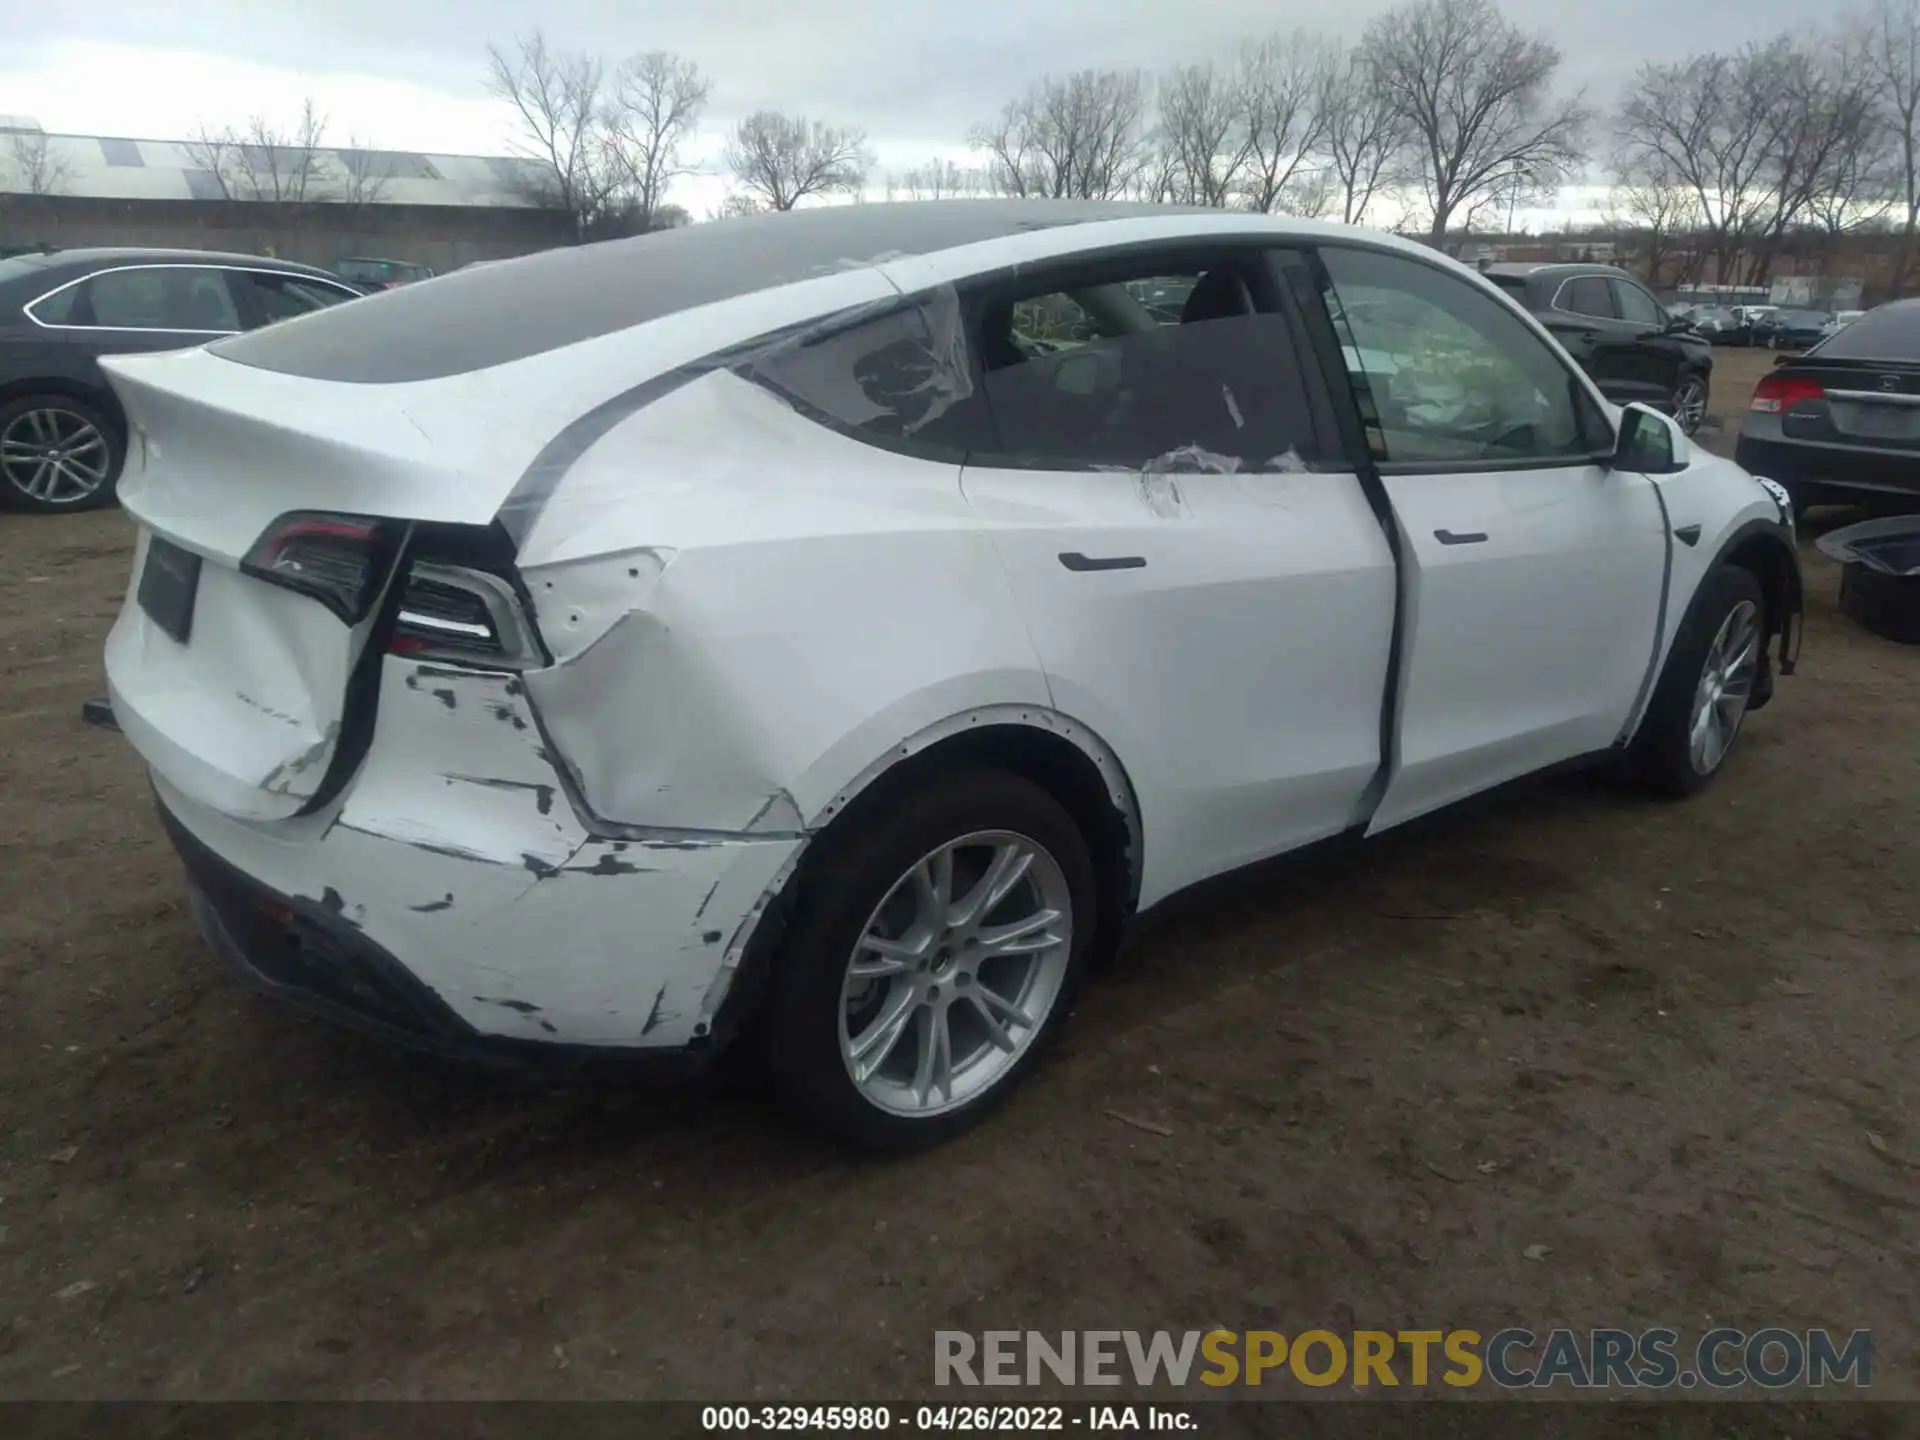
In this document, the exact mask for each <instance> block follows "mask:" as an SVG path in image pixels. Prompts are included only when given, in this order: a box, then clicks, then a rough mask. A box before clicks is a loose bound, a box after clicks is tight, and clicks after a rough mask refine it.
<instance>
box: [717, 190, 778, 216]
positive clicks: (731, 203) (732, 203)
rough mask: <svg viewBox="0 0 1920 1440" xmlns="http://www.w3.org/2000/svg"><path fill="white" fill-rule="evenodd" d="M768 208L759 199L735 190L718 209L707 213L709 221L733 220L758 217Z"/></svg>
mask: <svg viewBox="0 0 1920 1440" xmlns="http://www.w3.org/2000/svg"><path fill="white" fill-rule="evenodd" d="M766 208H767V207H766V206H764V205H762V204H761V203H760V200H759V197H757V196H754V195H747V194H743V193H742V192H740V191H738V190H735V191H732V192H731V193H729V194H728V195H727V197H726V198H725V199H724V200H722V201H721V202H720V204H719V207H718V208H717V209H714V210H711V211H709V212H708V213H707V218H708V219H709V220H732V219H735V218H737V217H739V216H741V215H758V214H760V213H761V212H762V211H764V210H765V209H766Z"/></svg>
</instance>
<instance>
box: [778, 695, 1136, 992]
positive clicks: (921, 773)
mask: <svg viewBox="0 0 1920 1440" xmlns="http://www.w3.org/2000/svg"><path fill="white" fill-rule="evenodd" d="M981 766H986V767H989V768H994V769H1000V770H1005V771H1008V772H1009V773H1011V774H1015V775H1019V776H1021V777H1022V778H1023V779H1026V780H1028V781H1030V782H1032V783H1033V784H1035V785H1038V786H1039V787H1040V788H1041V789H1042V790H1045V791H1046V792H1047V793H1048V794H1049V795H1051V796H1052V797H1053V798H1054V799H1055V800H1057V801H1058V802H1059V803H1060V804H1061V806H1062V807H1063V808H1064V809H1065V810H1066V811H1067V813H1068V814H1070V815H1071V816H1073V818H1074V820H1075V822H1076V823H1077V824H1078V825H1079V826H1080V829H1081V831H1082V832H1083V833H1084V834H1085V836H1086V840H1087V845H1088V848H1089V849H1090V850H1091V851H1092V852H1093V858H1094V866H1095V869H1096V871H1097V873H1098V875H1099V879H1100V892H1101V907H1100V908H1101V917H1100V928H1101V932H1102V933H1101V934H1100V937H1099V940H1100V950H1099V953H1101V954H1104V953H1107V952H1108V951H1110V950H1111V948H1112V945H1113V944H1114V943H1116V942H1117V939H1118V934H1117V932H1118V928H1119V925H1120V923H1121V922H1122V921H1123V920H1124V918H1125V917H1126V915H1128V914H1130V913H1131V912H1132V910H1133V907H1134V902H1135V901H1136V899H1137V898H1138V896H1139V894H1140V876H1141V863H1142V858H1143V853H1144V851H1143V836H1142V830H1141V821H1140V806H1139V802H1138V799H1137V798H1136V795H1135V792H1134V788H1133V784H1132V782H1131V780H1130V779H1129V778H1128V776H1127V773H1126V770H1125V768H1124V767H1123V766H1122V765H1121V763H1120V758H1119V756H1118V755H1116V754H1115V753H1114V751H1113V749H1112V747H1111V746H1109V745H1108V744H1107V743H1106V742H1105V741H1104V740H1102V739H1101V738H1100V737H1099V736H1098V735H1097V734H1096V733H1095V732H1094V731H1092V730H1091V729H1089V728H1088V727H1086V726H1085V725H1082V724H1081V723H1080V722H1079V721H1077V720H1073V719H1071V718H1070V717H1068V716H1065V715H1062V714H1060V713H1059V712H1057V711H1054V710H1049V709H1047V708H1045V707H1044V706H1035V705H989V706H982V707H980V708H978V709H975V710H970V711H965V712H963V713H961V714H958V715H954V716H951V717H949V718H948V719H946V720H942V721H939V722H937V723H936V724H933V725H930V726H928V727H926V728H925V729H923V730H921V731H919V732H917V733H916V734H914V735H912V736H910V737H908V738H907V739H905V740H902V741H901V742H900V743H899V744H898V745H895V746H894V747H893V748H892V749H891V750H890V751H888V753H887V754H885V755H883V756H881V757H880V758H879V759H877V760H875V761H874V762H873V763H872V764H870V765H869V766H867V768H866V769H864V770H862V771H861V772H860V773H859V774H858V775H857V776H855V777H854V779H853V780H852V781H850V782H849V783H848V784H847V785H846V786H844V787H843V788H842V789H841V790H840V791H839V793H838V794H836V795H835V796H834V797H833V799H832V800H830V801H829V802H827V804H826V805H825V806H823V807H822V808H821V810H820V811H819V813H818V814H816V815H813V816H809V817H808V821H807V829H808V830H809V832H817V833H815V838H814V840H813V842H812V843H811V844H810V845H809V847H808V848H809V851H810V852H817V851H818V850H819V849H821V848H823V846H822V842H823V841H826V842H830V838H831V836H832V835H833V834H834V832H835V831H836V830H838V829H840V828H842V827H847V826H853V825H858V824H859V823H861V822H860V816H861V815H862V814H863V813H872V811H873V810H874V809H876V808H878V807H883V806H885V805H887V804H889V803H890V802H891V801H892V800H893V799H894V798H895V797H897V796H898V795H899V794H900V793H901V792H902V791H903V790H905V789H910V788H912V787H913V786H915V785H917V784H920V783H923V782H924V781H925V780H926V778H927V777H929V776H931V775H934V774H939V773H943V772H945V771H948V770H952V769H956V768H979V767H981ZM805 870H806V860H805V859H803V860H802V862H801V866H800V870H799V872H797V873H796V875H795V881H796V883H797V882H798V881H800V879H801V878H802V876H803V875H804V872H805Z"/></svg>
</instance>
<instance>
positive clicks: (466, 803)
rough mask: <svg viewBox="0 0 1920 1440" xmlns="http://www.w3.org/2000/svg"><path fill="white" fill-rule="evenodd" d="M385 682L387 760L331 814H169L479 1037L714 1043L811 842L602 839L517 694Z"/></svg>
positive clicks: (383, 747)
mask: <svg viewBox="0 0 1920 1440" xmlns="http://www.w3.org/2000/svg"><path fill="white" fill-rule="evenodd" d="M383 670H384V673H383V676H382V695H381V711H380V724H381V728H382V730H383V732H384V735H383V739H382V743H381V744H379V745H377V746H376V747H375V748H374V750H373V752H372V753H371V754H370V756H369V759H368V763H367V764H366V765H365V766H364V767H363V768H362V770H361V771H360V772H359V774H358V775H357V776H356V778H355V780H354V782H353V784H352V786H351V787H350V788H349V789H348V790H347V791H346V793H345V794H344V795H343V796H342V797H341V798H340V799H339V800H338V801H336V802H335V803H334V804H333V805H331V806H329V807H328V808H327V809H325V810H323V811H320V812H317V813H314V814H310V815H305V816H301V817H298V818H297V819H294V820H283V821H280V822H278V823H277V824H274V825H271V826H262V825H255V824H249V823H247V822H245V821H243V820H239V819H236V818H234V817H232V816H229V815H224V814H222V813H220V812H219V811H217V810H215V809H213V808H212V807H210V806H207V805H204V804H201V803H200V802H198V801H196V800H195V799H193V798H192V797H191V796H189V795H188V794H186V793H185V792H184V791H182V790H180V789H178V788H176V787H175V786H173V785H172V784H170V783H169V782H168V781H167V780H166V779H165V778H164V777H163V776H162V777H158V778H157V779H156V785H157V787H158V790H159V794H160V801H161V803H162V804H163V805H165V806H166V807H167V809H168V811H169V813H171V814H172V815H173V816H174V818H175V819H176V820H177V821H179V823H181V824H182V825H183V826H185V827H186V829H187V830H188V831H190V832H191V833H192V834H193V836H194V837H195V838H196V839H197V840H199V841H200V843H202V844H203V845H205V846H207V848H208V849H210V850H212V851H213V852H215V853H216V854H218V855H219V856H220V857H222V858H223V859H225V860H226V861H227V862H228V863H230V864H232V865H234V866H235V867H237V868H238V869H240V870H242V871H244V872H245V873H247V874H248V875H250V876H251V877H253V878H254V879H255V880H257V881H258V882H259V883H261V884H263V885H265V886H267V887H269V888H270V889H272V890H274V891H276V892H278V893H279V894H281V895H285V896H289V897H294V898H303V899H308V900H312V901H314V902H316V903H319V904H322V905H324V906H325V907H326V908H327V909H329V910H332V911H334V912H335V913H336V914H337V915H338V916H339V917H340V918H341V919H342V920H343V921H344V922H346V923H348V924H350V925H352V926H353V927H355V928H356V929H358V930H359V931H361V932H362V933H364V934H365V935H366V936H367V938H368V939H369V940H371V941H372V942H374V943H375V944H377V945H379V946H380V947H382V948H383V949H385V950H386V951H388V952H390V953H391V954H393V955H395V956H401V957H404V959H405V963H406V965H407V968H408V969H409V970H410V971H412V973H413V974H414V976H415V977H416V978H417V979H418V980H419V981H420V982H421V983H423V984H424V985H425V986H426V987H428V988H429V989H430V990H431V991H432V992H433V993H434V994H435V995H436V996H438V997H439V999H440V1000H441V1001H442V1002H444V1003H445V1005H446V1006H447V1007H448V1008H449V1009H450V1010H452V1011H453V1012H454V1013H455V1014H456V1015H458V1016H459V1017H460V1018H461V1019H462V1020H463V1021H465V1022H466V1023H467V1024H468V1025H469V1026H470V1027H471V1028H472V1029H473V1030H474V1031H475V1032H476V1033H477V1034H479V1035H482V1036H497V1037H502V1038H507V1039H522V1040H542V1039H546V1040H551V1039H554V1038H556V1037H564V1038H565V1039H566V1040H567V1041H568V1042H570V1043H574V1044H583V1045H598V1046H613V1047H619V1048H633V1049H647V1048H655V1047H664V1048H669V1049H671V1048H677V1047H681V1046H684V1045H687V1044H689V1043H691V1042H692V1041H694V1040H695V1039H697V1038H698V1037H700V1036H702V1035H704V1034H705V1033H706V1031H707V1029H708V1027H709V1026H710V1024H711V1021H712V1016H713V1013H714V1009H715V1008H717V1004H718V1001H719V999H720V998H722V997H723V996H724V994H725V987H724V986H720V987H718V990H717V993H716V981H717V980H718V979H719V978H720V977H721V976H723V975H726V974H730V972H731V968H732V967H733V966H734V965H735V964H737V963H738V960H739V956H740V952H741V950H742V948H743V947H744V946H745V944H746V941H747V939H748V938H749V933H748V930H749V927H748V925H747V922H748V920H749V917H751V916H753V915H755V914H756V907H757V906H758V905H759V904H760V903H761V899H762V896H763V895H764V894H765V892H766V891H767V889H768V888H769V887H770V886H771V885H772V884H773V882H774V880H775V878H776V877H777V876H778V875H779V874H780V873H781V872H782V870H783V869H785V868H786V867H787V866H788V865H789V863H790V862H791V861H792V860H793V859H794V858H795V856H796V855H797V854H798V853H799V850H800V848H801V846H802V844H803V842H802V841H801V840H800V839H799V838H797V837H791V836H789V837H784V838H771V839H768V838H759V837H753V838H748V837H734V838H729V839H719V838H708V839H703V840H700V841H697V842H689V841H687V840H684V839H656V840H631V841H629V840H608V839H599V838H595V837H593V836H590V835H589V834H588V832H587V830H586V829H585V827H584V826H583V825H582V824H581V822H580V820H579V817H578V816H576V815H575V813H574V811H573V809H572V807H571V805H570V804H569V802H568V800H567V799H566V797H565V782H564V780H563V778H562V777H561V776H560V775H559V774H558V773H557V772H556V771H555V769H554V768H553V766H552V764H551V762H550V761H549V760H547V759H546V758H545V752H544V748H543V746H542V743H541V739H540V735H539V731H538V728H537V726H536V724H535V721H534V718H533V714H532V711H531V709H530V708H529V706H528V704H527V698H526V695H525V691H524V688H523V687H522V686H521V684H520V682H519V681H518V679H517V678H516V677H514V676H511V675H501V674H484V673H469V674H464V675H463V674H449V673H447V672H445V671H436V669H435V668H434V667H431V666H424V665H417V664H415V663H413V662H410V661H407V660H405V659H402V658H399V657H389V658H388V659H387V660H386V661H385V662H384V666H383ZM443 697H451V700H450V701H449V700H447V699H446V698H443ZM456 757H457V765H458V768H455V767H454V766H453V765H451V764H449V761H452V760H454V759H455V758H456ZM709 997H712V998H713V1001H714V1004H713V1005H712V1006H709V1004H708V1001H709Z"/></svg>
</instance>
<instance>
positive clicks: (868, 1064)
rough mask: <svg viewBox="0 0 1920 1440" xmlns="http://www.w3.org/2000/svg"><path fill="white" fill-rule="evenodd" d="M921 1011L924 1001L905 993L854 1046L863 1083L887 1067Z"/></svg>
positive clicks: (894, 1001)
mask: <svg viewBox="0 0 1920 1440" xmlns="http://www.w3.org/2000/svg"><path fill="white" fill-rule="evenodd" d="M919 1008H920V997H919V996H917V995H915V994H914V993H913V992H912V991H911V990H904V989H903V990H902V991H901V993H900V994H899V995H897V996H895V997H894V999H893V1003H892V1004H891V1005H890V1006H888V1008H887V1010H886V1012H885V1014H883V1015H882V1016H881V1017H880V1019H878V1020H876V1021H875V1022H874V1023H873V1024H872V1026H870V1027H869V1028H868V1029H867V1031H866V1033H865V1034H863V1035H862V1036H861V1037H860V1038H859V1039H858V1040H857V1041H855V1042H854V1046H853V1059H854V1062H855V1063H856V1064H857V1065H858V1066H859V1067H860V1070H859V1071H857V1072H856V1075H857V1077H858V1078H859V1079H861V1080H865V1079H867V1078H868V1077H869V1076H871V1075H872V1074H873V1072H874V1071H876V1070H878V1069H879V1068H880V1067H881V1066H882V1065H884V1064H886V1063H887V1057H888V1056H889V1055H891V1054H893V1047H894V1046H896V1045H898V1044H899V1043H900V1037H901V1036H902V1035H904V1034H906V1031H907V1027H908V1026H909V1025H911V1024H912V1023H913V1015H914V1011H916V1010H917V1009H919Z"/></svg>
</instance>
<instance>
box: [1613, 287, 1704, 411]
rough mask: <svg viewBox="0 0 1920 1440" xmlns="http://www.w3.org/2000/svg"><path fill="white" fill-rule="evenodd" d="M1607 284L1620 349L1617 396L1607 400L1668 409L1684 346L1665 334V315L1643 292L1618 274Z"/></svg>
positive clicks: (1684, 351) (1675, 388)
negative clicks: (1617, 316) (1617, 314)
mask: <svg viewBox="0 0 1920 1440" xmlns="http://www.w3.org/2000/svg"><path fill="white" fill-rule="evenodd" d="M1607 283H1608V285H1610V286H1611V287H1612V289H1613V303H1614V308H1615V309H1616V310H1618V311H1619V312H1620V333H1619V336H1618V339H1617V342H1616V343H1617V344H1618V345H1619V347H1620V349H1619V355H1618V366H1619V370H1618V373H1619V376H1620V393H1619V394H1618V395H1615V394H1613V393H1610V392H1609V393H1608V394H1607V398H1608V399H1610V400H1618V401H1620V402H1622V403H1624V402H1625V401H1627V400H1641V401H1644V402H1645V403H1647V404H1649V405H1652V406H1655V407H1657V408H1662V409H1664V408H1668V407H1670V406H1671V404H1672V402H1673V397H1674V393H1675V392H1676V391H1677V390H1679V388H1680V370H1681V366H1682V364H1683V363H1684V361H1685V359H1686V347H1685V346H1684V345H1682V344H1681V342H1680V337H1679V335H1678V333H1669V332H1668V330H1667V312H1666V311H1665V310H1663V309H1661V308H1660V302H1659V301H1658V300H1656V299H1654V298H1653V296H1652V295H1650V294H1648V293H1647V291H1646V290H1644V289H1643V288H1642V287H1640V286H1639V285H1636V284H1634V282H1633V281H1631V280H1627V279H1624V278H1622V277H1620V276H1618V275H1616V276H1613V277H1612V278H1610V279H1609V280H1608V281H1607ZM1629 390H1630V391H1631V392H1632V393H1631V394H1629V393H1628V392H1629Z"/></svg>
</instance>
